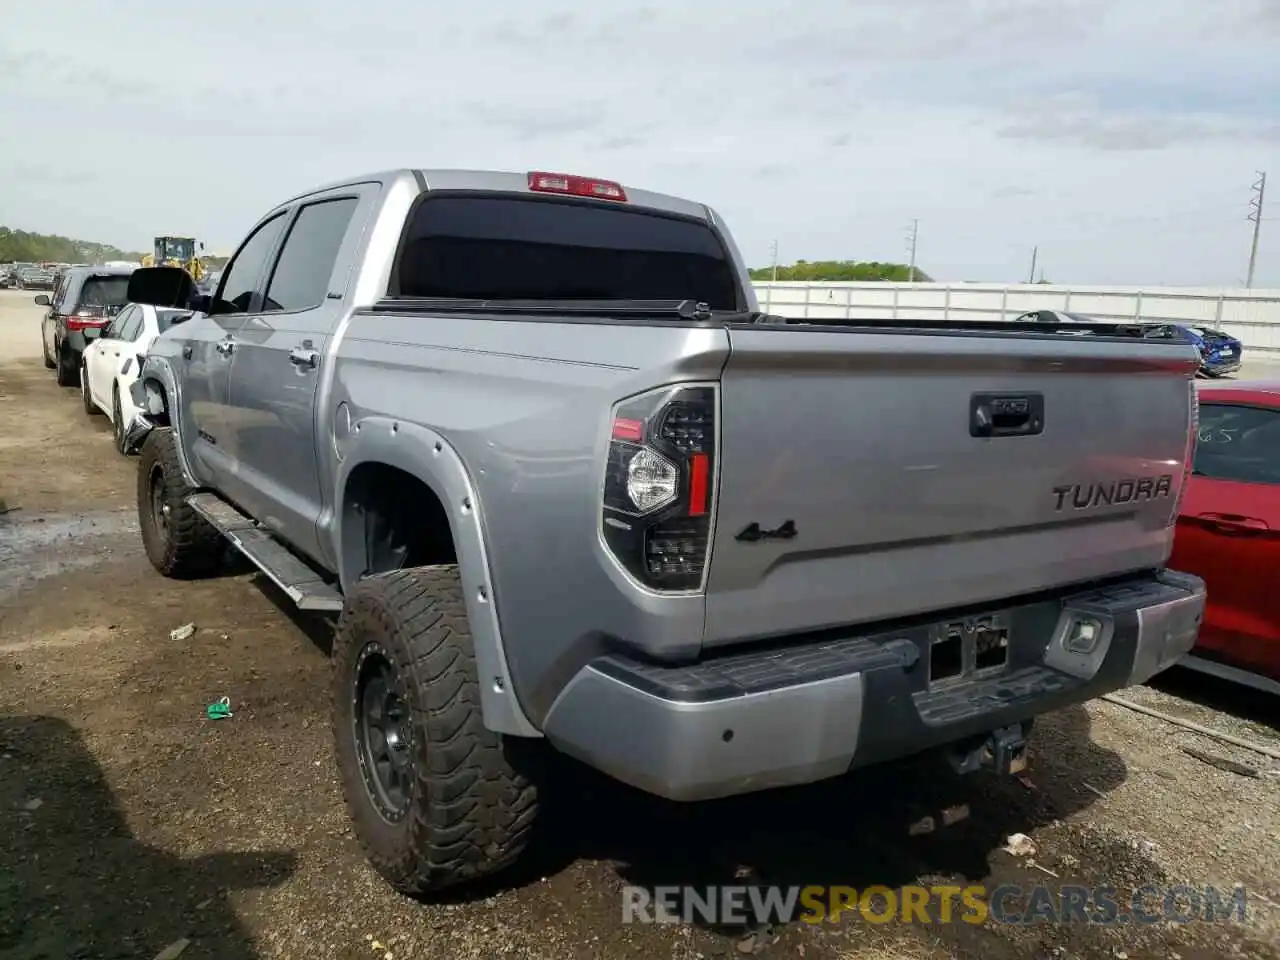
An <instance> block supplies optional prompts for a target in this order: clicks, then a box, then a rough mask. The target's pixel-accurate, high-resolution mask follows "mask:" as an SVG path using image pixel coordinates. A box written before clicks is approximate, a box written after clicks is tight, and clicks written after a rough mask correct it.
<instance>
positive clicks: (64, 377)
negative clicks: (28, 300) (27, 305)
mask: <svg viewBox="0 0 1280 960" xmlns="http://www.w3.org/2000/svg"><path fill="white" fill-rule="evenodd" d="M133 270H134V268H133V267H72V268H71V269H70V270H68V271H67V272H66V273H65V274H64V275H63V277H62V279H61V281H60V282H59V284H58V288H57V290H56V291H54V294H53V298H52V300H51V299H50V298H49V297H48V296H47V295H45V294H41V295H40V296H38V297H36V298H35V299H36V303H38V304H40V306H42V307H48V308H49V312H48V313H46V314H45V316H44V320H43V321H42V322H41V329H40V334H41V336H40V339H41V341H42V342H43V345H44V365H45V366H46V367H48V368H49V369H50V370H57V371H58V384H59V385H60V386H63V387H74V386H75V385H76V384H77V383H78V382H79V379H80V355H81V354H82V353H84V348H85V346H86V345H87V344H89V343H90V342H92V341H93V340H94V339H96V338H97V336H98V334H99V333H101V332H102V328H103V327H105V326H106V325H107V324H108V323H109V322H110V321H111V318H112V317H114V316H115V315H116V314H117V313H119V312H120V311H121V310H122V309H124V306H125V305H126V304H127V303H128V302H129V298H128V291H129V277H130V276H131V275H132V274H133Z"/></svg>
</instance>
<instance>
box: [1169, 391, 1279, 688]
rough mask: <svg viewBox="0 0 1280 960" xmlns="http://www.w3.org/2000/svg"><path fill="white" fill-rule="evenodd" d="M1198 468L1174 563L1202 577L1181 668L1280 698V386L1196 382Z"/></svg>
mask: <svg viewBox="0 0 1280 960" xmlns="http://www.w3.org/2000/svg"><path fill="white" fill-rule="evenodd" d="M1198 394H1199V397H1200V432H1199V437H1198V442H1197V444H1196V454H1195V467H1194V472H1193V474H1192V476H1191V479H1190V482H1189V484H1188V486H1187V490H1186V493H1185V495H1184V496H1183V500H1182V505H1181V509H1180V512H1179V516H1178V532H1177V536H1176V538H1175V540H1174V545H1173V556H1172V558H1171V559H1170V561H1169V566H1170V567H1172V568H1173V569H1174V570H1185V571H1187V572H1188V573H1194V574H1196V575H1197V576H1199V577H1202V578H1203V579H1204V581H1205V585H1206V586H1207V588H1208V605H1207V606H1206V607H1205V614H1204V623H1203V625H1202V626H1201V629H1200V639H1199V641H1198V642H1197V644H1196V648H1195V650H1194V652H1193V653H1192V655H1190V656H1188V657H1185V658H1184V659H1183V660H1182V661H1181V664H1182V665H1183V666H1186V667H1190V668H1192V669H1196V670H1201V671H1203V672H1205V673H1211V674H1214V675H1216V676H1220V677H1225V678H1227V679H1230V680H1235V681H1238V682H1241V683H1244V684H1247V685H1249V686H1251V687H1255V688H1258V689H1261V690H1266V691H1269V692H1271V693H1275V694H1280V380H1237V381H1233V382H1229V383H1220V384H1213V385H1211V386H1209V385H1206V386H1200V387H1199V389H1198Z"/></svg>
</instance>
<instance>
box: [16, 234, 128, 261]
mask: <svg viewBox="0 0 1280 960" xmlns="http://www.w3.org/2000/svg"><path fill="white" fill-rule="evenodd" d="M142 256H143V255H142V254H141V253H137V252H136V251H132V250H121V249H120V248H119V247H113V246H111V244H109V243H92V242H90V241H88V240H72V239H70V238H69V237H57V236H51V235H49V234H44V233H29V232H28V231H26V230H13V229H10V228H9V227H4V226H0V263H39V262H41V261H46V260H48V261H53V262H55V263H101V262H102V261H104V260H141V259H142Z"/></svg>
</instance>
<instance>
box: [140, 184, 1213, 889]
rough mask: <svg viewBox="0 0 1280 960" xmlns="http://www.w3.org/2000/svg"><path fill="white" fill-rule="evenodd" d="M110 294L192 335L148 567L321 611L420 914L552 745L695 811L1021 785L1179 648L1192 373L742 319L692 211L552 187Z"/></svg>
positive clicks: (1017, 336)
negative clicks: (950, 785) (335, 617)
mask: <svg viewBox="0 0 1280 960" xmlns="http://www.w3.org/2000/svg"><path fill="white" fill-rule="evenodd" d="M130 299H132V300H134V301H137V302H143V303H152V304H156V305H158V306H166V307H169V306H179V307H182V308H184V309H189V310H191V311H192V313H191V316H190V318H189V319H186V320H185V321H184V322H180V323H179V322H175V323H174V325H173V326H172V327H171V328H170V330H169V331H168V332H167V333H165V334H164V335H162V336H161V337H159V338H158V339H157V340H156V341H155V344H154V346H153V347H152V349H151V352H150V354H149V355H148V356H147V357H146V359H145V365H144V368H143V371H142V375H141V378H140V379H139V381H138V382H137V384H136V385H135V386H134V394H133V396H134V400H135V402H136V403H137V404H138V406H139V409H141V410H143V411H145V412H144V413H143V414H141V415H139V417H137V418H136V419H135V420H134V422H133V423H132V424H131V425H130V427H129V431H128V444H129V446H130V447H132V448H135V449H136V448H137V446H138V445H139V444H141V455H140V458H139V471H138V509H139V516H140V521H141V528H142V536H143V541H144V543H145V547H146V552H147V555H148V557H149V558H150V559H151V562H152V563H153V564H154V565H155V567H156V568H157V569H158V570H159V571H160V572H161V573H163V574H165V575H166V576H172V577H186V576H195V575H200V574H205V573H210V572H212V571H214V570H215V569H216V568H217V566H218V564H219V562H220V560H221V558H222V557H223V554H224V550H225V548H226V546H227V545H228V544H231V545H234V546H235V547H236V548H238V549H239V550H240V551H242V552H243V553H244V554H245V555H246V556H247V557H248V558H249V559H250V560H252V561H253V562H254V563H256V564H257V565H258V567H260V568H261V569H262V570H263V571H264V572H265V573H266V575H267V576H268V577H270V578H271V579H272V580H273V581H275V583H276V584H278V585H279V586H280V587H281V588H282V589H283V590H284V591H285V592H286V593H287V594H288V595H289V596H290V597H291V598H292V599H293V600H294V601H295V602H296V603H297V605H298V606H299V607H300V608H302V609H305V610H315V611H332V612H334V613H340V614H341V616H340V618H339V621H338V626H337V631H336V640H335V643H334V647H333V653H332V657H333V674H332V677H333V680H332V683H333V711H334V713H333V729H334V734H335V738H336V756H337V762H338V765H339V767H340V773H341V779H342V782H343V785H344V789H345V794H346V797H347V801H348V805H349V808H350V812H351V816H352V818H353V821H354V824H355V826H356V830H357V834H358V836H359V837H360V839H361V841H362V843H363V844H364V846H365V849H366V851H367V853H368V855H369V858H370V860H371V861H372V863H373V864H374V865H375V866H376V867H377V869H378V870H379V871H380V872H381V873H382V874H383V875H384V876H385V877H386V878H387V879H388V880H389V881H390V882H391V883H393V884H394V885H395V886H397V887H398V888H399V889H401V890H404V891H407V892H417V893H422V892H425V891H429V890H432V889H439V888H442V887H446V886H449V885H451V884H455V883H458V882H461V881H465V880H468V879H471V878H475V877H478V876H481V875H484V874H487V873H491V872H492V871H495V870H497V869H499V868H501V867H503V866H504V865H506V864H508V863H510V862H511V861H512V860H513V859H514V858H516V857H517V855H518V854H519V853H520V851H521V849H522V847H523V846H524V844H525V842H526V839H527V837H528V834H529V829H530V826H531V824H532V823H533V820H534V816H535V811H536V808H537V791H538V784H539V777H540V776H543V775H545V774H544V773H543V772H542V771H544V770H545V769H546V768H545V767H544V766H543V765H542V764H541V763H540V762H539V758H540V757H542V756H543V755H542V753H541V751H542V750H544V749H545V748H546V745H547V744H548V743H549V744H550V745H551V746H553V747H554V748H557V749H558V750H560V751H562V752H564V753H566V754H569V755H571V756H573V757H577V758H579V759H581V760H582V761H585V762H586V763H588V764H591V765H593V766H595V767H597V768H599V769H600V770H602V771H605V772H606V773H608V774H610V775H612V776H614V777H616V778H618V779H620V780H622V781H625V782H627V783H630V784H633V785H635V786H637V787H640V788H642V789H644V790H648V791H651V792H653V793H656V794H659V795H662V796H665V797H669V798H673V799H676V800H697V799H702V798H710V797H718V796H724V795H728V794H734V793H741V792H745V791H753V790H760V789H763V788H768V787H774V786H778V785H783V784H796V783H804V782H809V781H814V780H818V779H821V778H825V777H833V776H836V775H839V774H844V773H846V772H847V771H849V770H851V769H853V768H857V767H861V766H865V765H867V764H871V763H875V762H879V761H884V760H889V759H892V758H896V757H903V756H907V755H912V754H916V753H919V752H922V751H925V750H933V749H937V750H940V751H942V752H944V753H945V754H946V755H947V756H949V757H950V758H951V760H952V761H953V763H954V765H955V767H956V769H957V770H960V771H968V770H973V769H977V768H979V767H994V768H995V770H997V771H1010V770H1018V769H1020V768H1021V766H1022V765H1023V764H1024V763H1025V762H1026V740H1025V738H1026V732H1027V729H1028V725H1029V723H1030V722H1031V720H1032V719H1033V718H1034V717H1036V716H1037V715H1039V714H1042V713H1044V712H1046V711H1050V710H1056V709H1059V708H1061V707H1063V706H1066V705H1069V704H1074V703H1079V702H1081V701H1085V700H1088V699H1091V698H1093V697H1096V696H1098V695H1099V694H1102V693H1105V692H1107V691H1111V690H1115V689H1117V688H1121V687H1125V686H1127V685H1130V684H1135V683H1141V682H1143V681H1145V680H1146V679H1147V678H1149V677H1151V676H1152V675H1153V674H1155V673H1156V672H1158V671H1160V670H1162V669H1164V668H1165V667H1167V666H1168V665H1170V664H1171V663H1173V662H1174V661H1176V660H1177V659H1178V658H1180V657H1181V656H1182V655H1183V654H1184V653H1186V652H1187V650H1188V649H1190V647H1191V646H1192V644H1193V642H1194V641H1195V638H1196V634H1197V631H1198V628H1199V623H1200V618H1201V614H1202V610H1203V605H1204V588H1203V584H1202V583H1201V582H1200V581H1199V580H1197V579H1195V578H1194V577H1190V576H1187V575H1184V574H1180V573H1174V572H1171V571H1168V570H1166V569H1165V563H1166V560H1167V558H1168V557H1169V554H1170V549H1171V545H1172V541H1173V535H1174V519H1175V516H1176V513H1177V506H1178V501H1179V498H1180V496H1181V494H1182V490H1183V486H1184V483H1185V481H1186V475H1187V470H1188V466H1189V464H1190V456H1189V455H1190V452H1191V450H1192V443H1193V438H1194V436H1195V430H1194V424H1195V420H1196V406H1195V393H1194V388H1193V383H1192V378H1193V375H1194V373H1195V368H1196V364H1197V357H1196V354H1195V351H1194V349H1193V348H1192V347H1190V346H1189V345H1187V344H1186V343H1182V342H1179V341H1176V340H1161V339H1152V338H1144V337H1143V336H1142V331H1141V330H1138V329H1134V328H1126V327H1123V326H1115V325H1106V324H1096V325H1083V326H1081V325H1063V327H1062V328H1059V327H1057V326H1054V325H1047V324H1041V325H1037V326H1036V327H1035V328H1031V327H1029V326H1026V325H1013V324H999V323H965V322H953V323H948V324H942V323H936V324H924V323H914V322H912V323H909V324H907V323H894V322H890V321H883V322H868V321H856V322H855V323H854V324H852V325H843V326H836V325H826V323H825V322H824V321H818V322H814V323H807V322H800V321H790V320H783V319H781V318H777V317H769V316H765V315H762V314H761V313H760V312H759V310H758V307H757V303H756V299H755V295H754V293H753V290H752V287H751V284H750V282H749V280H748V276H747V272H746V270H745V269H744V265H743V262H742V258H741V256H740V255H739V252H738V250H737V249H736V247H735V245H734V242H733V241H732V239H731V238H730V236H729V234H728V232H727V231H726V229H725V227H724V224H723V223H722V221H721V220H720V219H719V218H718V217H717V216H716V214H715V213H714V212H713V211H711V210H709V209H708V208H707V207H706V206H704V205H702V204H699V203H693V202H689V201H687V200H681V199H677V198H674V197H670V196H664V195H660V194H656V193H649V192H644V191H639V190H632V189H630V188H625V187H623V186H621V185H619V184H617V183H613V182H609V181H602V180H596V179H591V178H585V177H577V176H568V175H562V174H551V173H541V172H534V173H530V174H527V175H526V174H508V173H482V172H464V171H448V170H441V171H431V170H404V171H398V172H393V173H387V174H381V175H375V176H368V177H362V178H357V179H352V180H349V181H347V182H343V183H339V184H336V185H332V186H328V187H324V188H322V189H318V190H315V191H313V192H311V193H307V194H304V195H302V196H298V197H294V198H292V199H290V200H287V201H285V202H283V203H281V204H280V205H279V206H277V207H276V208H275V209H273V210H271V211H270V212H269V213H268V214H267V215H266V216H265V217H263V218H262V220H260V221H259V222H258V224H257V225H256V226H254V228H253V230H252V231H251V232H250V233H249V235H248V238H247V239H246V240H245V241H244V242H243V243H242V244H241V245H240V247H239V249H238V250H237V252H236V253H235V255H234V257H233V258H232V259H231V261H230V263H229V265H228V266H227V268H226V271H225V273H224V274H223V276H222V279H221V281H220V283H219V285H218V288H217V290H216V291H215V292H214V293H213V294H212V295H206V296H201V295H197V294H196V292H195V289H194V284H193V283H192V281H191V278H190V277H189V276H187V275H186V274H185V273H183V272H182V271H181V270H176V269H173V268H153V269H144V270H139V271H137V272H136V273H135V274H134V275H133V278H132V281H131V284H130ZM1066 327H1070V328H1071V329H1066Z"/></svg>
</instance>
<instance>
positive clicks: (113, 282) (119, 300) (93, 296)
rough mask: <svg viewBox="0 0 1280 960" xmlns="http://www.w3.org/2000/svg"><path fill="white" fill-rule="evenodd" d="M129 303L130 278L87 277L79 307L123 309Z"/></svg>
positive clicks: (78, 303)
mask: <svg viewBox="0 0 1280 960" xmlns="http://www.w3.org/2000/svg"><path fill="white" fill-rule="evenodd" d="M128 302H129V278H128V277H123V276H93V277H85V279H84V285H83V286H82V287H81V288H80V296H79V297H78V298H77V304H76V305H77V306H80V307H123V306H124V305H125V304H126V303H128Z"/></svg>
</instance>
